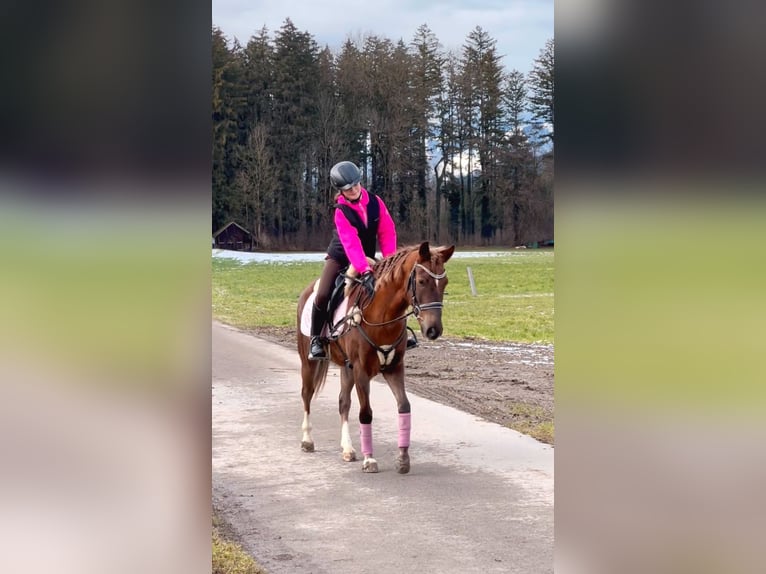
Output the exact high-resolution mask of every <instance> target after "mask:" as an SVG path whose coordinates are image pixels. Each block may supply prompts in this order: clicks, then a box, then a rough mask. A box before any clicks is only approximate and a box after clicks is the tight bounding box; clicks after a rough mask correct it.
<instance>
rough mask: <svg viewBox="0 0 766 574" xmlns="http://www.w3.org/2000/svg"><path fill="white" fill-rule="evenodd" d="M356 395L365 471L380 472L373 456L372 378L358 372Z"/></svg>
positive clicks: (363, 469) (363, 468)
mask: <svg viewBox="0 0 766 574" xmlns="http://www.w3.org/2000/svg"><path fill="white" fill-rule="evenodd" d="M357 375H358V378H357V380H356V395H357V397H359V437H360V439H361V441H362V454H364V462H363V463H362V471H363V472H378V461H377V460H375V458H373V456H372V408H370V379H369V377H367V375H366V374H365V373H357Z"/></svg>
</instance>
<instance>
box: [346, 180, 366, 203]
mask: <svg viewBox="0 0 766 574" xmlns="http://www.w3.org/2000/svg"><path fill="white" fill-rule="evenodd" d="M341 193H342V194H343V197H345V198H346V199H347V200H349V201H356V200H357V199H359V196H360V195H362V184H361V183H357V184H356V185H354V186H353V187H350V188H348V189H347V190H345V191H341Z"/></svg>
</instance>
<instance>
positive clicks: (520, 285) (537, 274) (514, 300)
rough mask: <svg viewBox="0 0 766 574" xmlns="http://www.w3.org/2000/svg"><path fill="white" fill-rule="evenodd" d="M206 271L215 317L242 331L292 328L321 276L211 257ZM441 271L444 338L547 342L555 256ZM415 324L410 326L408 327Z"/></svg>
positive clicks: (481, 261) (308, 268) (470, 262)
mask: <svg viewBox="0 0 766 574" xmlns="http://www.w3.org/2000/svg"><path fill="white" fill-rule="evenodd" d="M212 265H213V272H212V299H213V317H215V318H216V319H218V320H219V321H222V322H224V323H228V324H230V325H234V326H236V327H240V328H243V329H247V328H253V327H256V326H274V327H284V326H293V325H294V324H295V312H296V304H297V301H298V295H299V294H300V292H301V290H302V289H303V288H304V287H305V286H306V285H308V284H309V283H310V282H311V281H312V280H313V279H315V278H316V277H318V276H319V273H320V271H321V270H322V263H321V262H317V263H291V264H285V263H248V264H241V263H239V262H237V261H235V260H232V259H224V258H214V259H213V263H212ZM468 268H471V271H472V273H473V277H474V280H475V283H476V290H477V295H476V296H474V295H473V294H472V292H471V287H470V282H469V279H468V272H467V269H468ZM447 272H448V273H449V285H448V286H447V295H446V296H445V298H444V302H445V306H444V334H445V335H446V336H448V337H449V336H452V337H468V338H476V339H486V340H489V341H516V342H522V343H548V344H552V343H553V251H551V250H539V251H538V250H535V251H531V250H530V251H509V252H506V253H504V254H503V255H499V256H493V257H477V258H471V259H455V260H452V261H449V262H448V263H447ZM415 323H416V322H415V320H414V319H411V324H410V326H412V327H415Z"/></svg>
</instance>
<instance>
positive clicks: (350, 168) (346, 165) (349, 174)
mask: <svg viewBox="0 0 766 574" xmlns="http://www.w3.org/2000/svg"><path fill="white" fill-rule="evenodd" d="M361 180H362V171H361V170H360V169H359V168H358V167H357V166H356V165H354V163H352V162H350V161H342V162H340V163H336V164H335V165H334V166H332V169H331V170H330V183H332V186H333V187H334V188H335V189H337V190H339V191H345V190H347V189H351V188H352V187H353V186H355V185H356V184H357V183H359V182H360V181H361Z"/></svg>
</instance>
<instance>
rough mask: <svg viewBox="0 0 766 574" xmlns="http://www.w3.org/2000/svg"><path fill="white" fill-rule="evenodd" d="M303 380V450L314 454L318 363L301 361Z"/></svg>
mask: <svg viewBox="0 0 766 574" xmlns="http://www.w3.org/2000/svg"><path fill="white" fill-rule="evenodd" d="M301 361H302V365H301V379H303V387H302V388H301V397H302V398H303V424H302V425H301V430H302V431H303V437H302V438H301V450H303V451H304V452H314V439H313V438H311V418H310V417H311V399H312V397H313V396H314V371H315V370H316V369H317V365H318V363H310V362H309V361H308V360H303V359H302V360H301Z"/></svg>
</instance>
